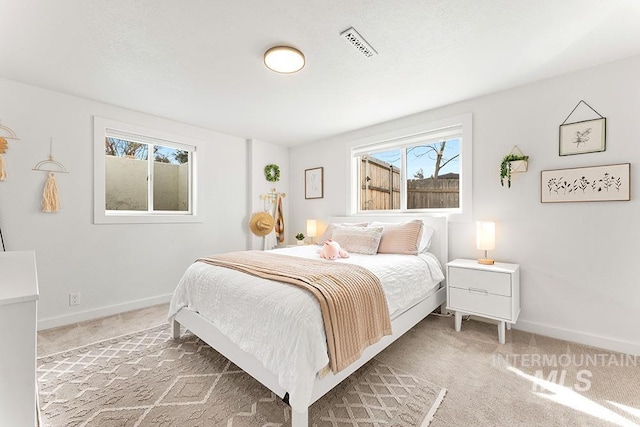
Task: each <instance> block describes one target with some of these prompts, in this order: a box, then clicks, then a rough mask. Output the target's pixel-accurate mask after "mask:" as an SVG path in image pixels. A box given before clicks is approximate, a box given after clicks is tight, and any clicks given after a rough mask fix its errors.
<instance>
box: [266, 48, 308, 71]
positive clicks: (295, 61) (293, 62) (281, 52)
mask: <svg viewBox="0 0 640 427" xmlns="http://www.w3.org/2000/svg"><path fill="white" fill-rule="evenodd" d="M304 64H305V60H304V55H303V54H302V52H300V51H299V50H298V49H296V48H294V47H291V46H275V47H272V48H271V49H269V50H267V51H266V52H265V53H264V65H266V66H267V68H268V69H270V70H272V71H275V72H276V73H283V74H290V73H295V72H298V71H300V70H302V68H303V67H304Z"/></svg>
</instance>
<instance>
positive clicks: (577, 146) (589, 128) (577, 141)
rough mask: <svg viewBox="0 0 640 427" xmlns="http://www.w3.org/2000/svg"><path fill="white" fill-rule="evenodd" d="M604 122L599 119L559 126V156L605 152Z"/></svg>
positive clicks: (604, 120) (603, 119)
mask: <svg viewBox="0 0 640 427" xmlns="http://www.w3.org/2000/svg"><path fill="white" fill-rule="evenodd" d="M606 122H607V119H605V118H601V119H594V120H586V121H583V122H577V123H569V124H566V125H560V155H561V156H570V155H572V154H583V153H595V152H598V151H605V149H606Z"/></svg>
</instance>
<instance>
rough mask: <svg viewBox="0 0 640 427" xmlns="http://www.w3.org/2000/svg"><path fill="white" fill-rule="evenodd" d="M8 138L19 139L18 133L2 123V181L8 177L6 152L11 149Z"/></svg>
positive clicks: (0, 171)
mask: <svg viewBox="0 0 640 427" xmlns="http://www.w3.org/2000/svg"><path fill="white" fill-rule="evenodd" d="M8 139H15V140H18V139H19V138H18V137H17V136H16V133H15V132H14V131H13V130H11V129H10V128H8V127H6V126H3V125H2V124H0V181H5V180H6V179H7V168H6V166H5V163H4V153H6V152H7V150H8V149H9V143H8V141H7V140H8Z"/></svg>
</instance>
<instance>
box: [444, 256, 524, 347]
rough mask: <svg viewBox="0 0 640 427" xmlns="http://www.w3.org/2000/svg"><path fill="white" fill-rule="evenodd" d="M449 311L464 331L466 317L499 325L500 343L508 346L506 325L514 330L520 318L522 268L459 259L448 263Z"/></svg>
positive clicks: (458, 328)
mask: <svg viewBox="0 0 640 427" xmlns="http://www.w3.org/2000/svg"><path fill="white" fill-rule="evenodd" d="M447 309H449V310H453V311H455V328H456V331H457V332H459V331H460V327H461V325H462V314H473V315H476V316H481V317H485V318H487V319H493V320H497V321H498V341H499V342H500V344H504V334H505V325H506V327H507V329H511V324H513V323H516V321H517V320H518V315H519V314H520V266H519V265H518V264H507V263H503V262H496V263H495V264H493V265H483V264H479V263H478V261H476V260H474V259H473V260H471V259H456V260H455V261H451V262H449V263H447Z"/></svg>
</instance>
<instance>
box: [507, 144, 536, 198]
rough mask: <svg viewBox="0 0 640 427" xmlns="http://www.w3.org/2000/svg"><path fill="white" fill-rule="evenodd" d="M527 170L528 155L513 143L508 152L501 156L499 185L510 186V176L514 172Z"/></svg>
mask: <svg viewBox="0 0 640 427" xmlns="http://www.w3.org/2000/svg"><path fill="white" fill-rule="evenodd" d="M528 170H529V156H525V155H524V153H523V152H522V151H520V148H518V146H517V145H514V146H513V148H512V149H511V151H510V152H509V154H507V155H506V156H504V157H503V158H502V162H501V163H500V185H502V186H503V187H504V182H505V180H506V181H507V187H508V188H511V176H512V175H513V174H515V173H523V172H527V171H528Z"/></svg>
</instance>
